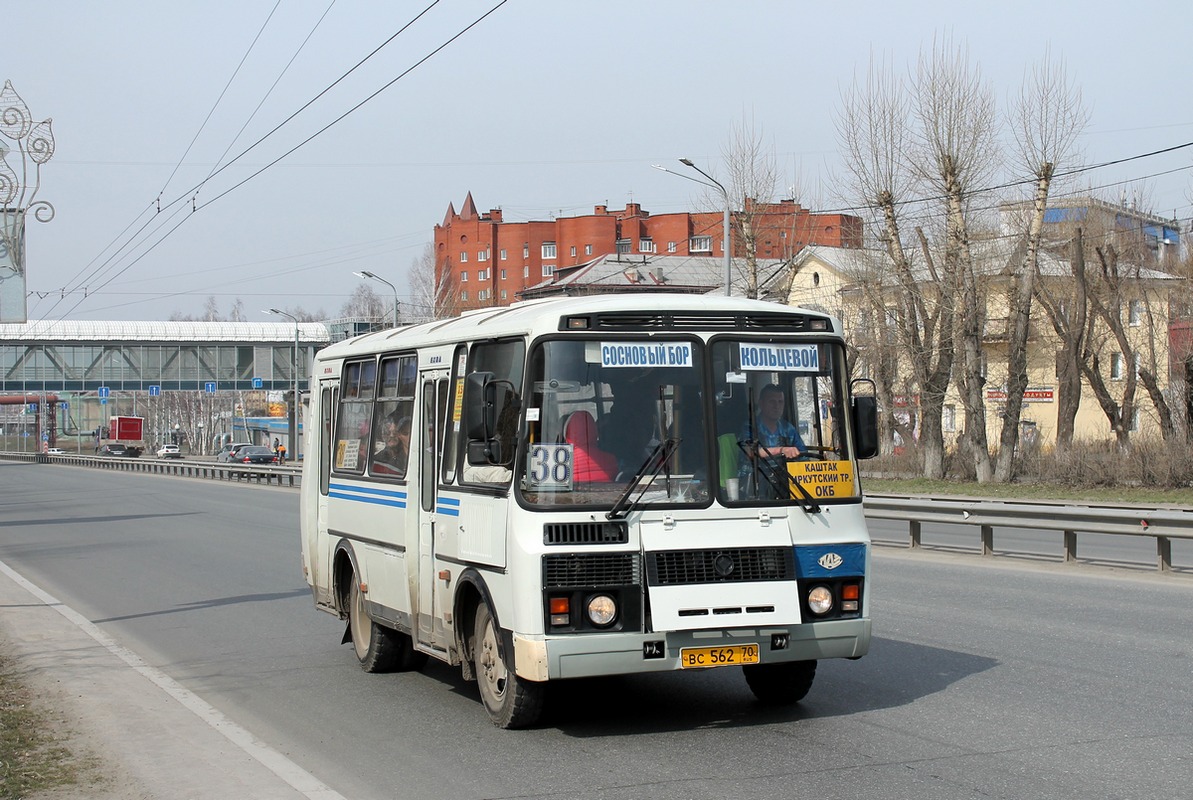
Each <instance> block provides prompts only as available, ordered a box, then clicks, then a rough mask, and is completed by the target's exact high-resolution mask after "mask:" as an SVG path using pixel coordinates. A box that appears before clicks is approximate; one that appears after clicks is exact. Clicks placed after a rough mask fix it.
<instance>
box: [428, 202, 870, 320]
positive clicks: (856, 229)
mask: <svg viewBox="0 0 1193 800" xmlns="http://www.w3.org/2000/svg"><path fill="white" fill-rule="evenodd" d="M746 214H747V216H749V218H750V219H751V220H752V223H753V226H754V227H755V228H756V229H757V231H758V235H757V237H756V241H757V253H756V256H757V258H758V259H786V258H791V257H792V256H794V255H795V254H796V253H798V252H799V251H800V250H802V249H803V248H804V247H805V246H807V245H812V244H814V245H825V246H830V247H860V246H861V244H862V221H861V220H860V219H859V218H857V217H853V216H850V215H848V214H816V213H813V212H811V211H808V210H807V209H805V208H803V207H801V206H800V205H799V204H798V203H796V202H795V201H793V200H781V201H779V202H778V203H757V202H753V201H750V202H749V203H748V204H747V209H746ZM722 232H723V215H722V213H721V212H700V213H688V212H681V213H676V214H657V215H652V214H651V213H650V212H648V211H644V210H643V209H642V206H641V205H640V204H638V203H626V207H625V208H624V209H621V210H612V211H611V210H610V209H609V208H608V207H607V206H604V205H598V206H595V207H594V208H593V212H592V213H591V214H586V215H583V216H577V217H560V218H558V219H554V220H544V221H535V220H532V221H530V222H505V221H504V220H503V219H502V214H501V209H499V208H496V209H491V210H490V211H488V212H487V213H484V214H481V213H478V212H477V210H476V204H475V203H474V202H473V200H472V193H471V192H469V194H468V196H467V197H466V198H465V200H464V206H463V207H462V208H461V209H460V212H459V213H458V214H457V213H456V210H455V207H454V206H453V205H452V204H450V203H449V204H448V207H447V214H446V215H445V216H444V218H443V223H442V224H440V225H436V226H435V272H436V277H437V279H438V281H437V282H438V284H439V285H440V286H441V287H443V291H442V292H440V296H441V297H443V298H444V299H445V302H446V303H450V304H451V307H450V308H444V309H440V311H441V312H447V313H456V312H459V311H464V310H467V309H471V308H480V307H484V306H502V305H509V304H510V303H512V302H514V301H515V300H517V299H518V293H519V292H521V291H522V290H524V289H527V288H528V287H531V286H535V285H537V284H540V283H542V282H543V281H544V280H549V279H550V278H551V276H552V275H554V274H555V271H556V270H564V269H566V268H568V267H575V266H578V265H581V264H585V263H588V262H591V261H594V260H595V259H598V258H601V257H602V256H607V255H612V254H622V255H643V256H653V255H660V256H662V255H669V256H705V257H708V258H723V257H724V252H725V251H724V249H723V248H724V242H723V241H722V239H723V234H722ZM730 235H731V237H732V238H734V241H733V242H731V248H732V249H731V253H732V254H733V256H734V257H735V258H736V257H740V256H743V255H744V248H743V246H742V243H741V242H739V241H736V238H737V237H736V236H735V234H733V233H732V232H731V234H730ZM448 298H450V299H448Z"/></svg>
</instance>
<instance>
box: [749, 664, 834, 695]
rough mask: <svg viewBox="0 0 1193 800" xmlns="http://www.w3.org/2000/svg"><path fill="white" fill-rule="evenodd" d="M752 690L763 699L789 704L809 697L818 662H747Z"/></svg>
mask: <svg viewBox="0 0 1193 800" xmlns="http://www.w3.org/2000/svg"><path fill="white" fill-rule="evenodd" d="M742 672H744V673H745V676H746V683H747V684H749V686H750V691H752V692H753V693H754V696H755V697H757V698H758V699H759V700H760V701H761V702H763V703H765V704H767V705H772V706H789V705H791V704H792V703H798V702H799V701H800V700H803V699H804V697H805V696H807V694H808V691H809V690H810V689H811V688H812V681H813V680H814V679H815V678H816V662H815V661H788V662H785V663H782V664H747V665H745V666H743V667H742Z"/></svg>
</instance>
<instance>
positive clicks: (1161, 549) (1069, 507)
mask: <svg viewBox="0 0 1193 800" xmlns="http://www.w3.org/2000/svg"><path fill="white" fill-rule="evenodd" d="M0 459H8V460H14V461H36V462H42V463H51V462H53V463H59V464H71V465H75V466H82V467H92V468H97V469H115V470H123V471H126V472H146V473H155V474H159V475H178V476H182V477H190V478H206V479H208V480H225V481H253V482H256V483H268V484H274V485H278V486H289V487H297V486H299V485H300V482H301V475H302V468H301V467H290V466H285V465H276V466H274V465H269V466H265V465H260V466H250V465H248V464H220V463H216V462H212V461H188V460H186V459H159V458H143V457H142V458H110V457H108V458H101V457H97V456H84V455H65V456H51V455H43V454H41V453H0ZM865 509H866V516H867V517H868V518H870V519H885V520H893V521H896V522H906V523H907V532H908V546H909V547H911V548H913V549H914V548H919V547H920V546H921V538H922V528H923V525H924V523H943V524H948V525H972V526H976V527H977V528H978V529H979V534H980V537H981V553H982V555H984V556H992V555H994V529H995V528H1028V529H1034V530H1045V531H1057V532H1059V533H1062V534H1064V561H1065V562H1066V563H1072V562H1075V561H1076V560H1077V535H1078V534H1079V533H1080V534H1115V535H1119V536H1150V537H1152V538H1153V539H1155V541H1156V568H1157V569H1158V570H1159V571H1161V572H1171V571H1172V540H1173V539H1193V509H1188V510H1185V509H1179V508H1147V507H1132V508H1123V507H1121V506H1082V505H1073V504H1071V503H1061V502H1051V503H1049V502H1042V501H1038V502H1032V503H1016V502H1004V501H999V500H974V499H949V498H939V497H927V496H907V495H890V494H872V495H867V496H866V499H865Z"/></svg>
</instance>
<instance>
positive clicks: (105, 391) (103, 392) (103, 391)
mask: <svg viewBox="0 0 1193 800" xmlns="http://www.w3.org/2000/svg"><path fill="white" fill-rule="evenodd" d="M99 396H100V397H111V396H112V390H111V389H110V388H108V387H107V386H101V387H99Z"/></svg>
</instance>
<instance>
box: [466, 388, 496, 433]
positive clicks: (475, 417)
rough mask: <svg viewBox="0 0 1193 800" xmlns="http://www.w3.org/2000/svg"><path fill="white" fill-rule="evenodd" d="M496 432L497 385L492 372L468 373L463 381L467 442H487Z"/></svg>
mask: <svg viewBox="0 0 1193 800" xmlns="http://www.w3.org/2000/svg"><path fill="white" fill-rule="evenodd" d="M495 430H497V384H496V383H495V382H494V380H493V373H492V372H470V373H469V374H468V376H467V377H466V378H465V379H464V431H465V433H466V434H467V435H468V441H469V442H475V441H482V442H484V441H488V440H489V439H492V438H493V432H494V431H495Z"/></svg>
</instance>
